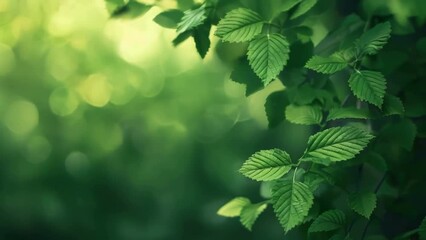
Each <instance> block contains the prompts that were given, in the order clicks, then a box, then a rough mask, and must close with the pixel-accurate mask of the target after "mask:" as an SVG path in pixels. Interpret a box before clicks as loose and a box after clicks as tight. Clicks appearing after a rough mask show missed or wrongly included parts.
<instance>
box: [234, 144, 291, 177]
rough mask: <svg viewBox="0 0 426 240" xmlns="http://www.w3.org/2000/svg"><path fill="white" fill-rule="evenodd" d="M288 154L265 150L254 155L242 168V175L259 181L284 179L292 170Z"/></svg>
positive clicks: (276, 150)
mask: <svg viewBox="0 0 426 240" xmlns="http://www.w3.org/2000/svg"><path fill="white" fill-rule="evenodd" d="M291 164H292V162H291V159H290V155H288V153H286V152H284V151H282V150H280V149H271V150H263V151H260V152H257V153H255V154H253V155H252V156H251V157H250V158H249V159H248V160H247V161H246V162H245V163H244V164H243V166H242V167H241V169H240V173H242V174H243V175H244V176H246V177H248V178H251V179H253V180H257V181H270V180H275V179H278V178H280V177H282V176H283V175H284V174H286V173H287V172H288V171H290V169H291Z"/></svg>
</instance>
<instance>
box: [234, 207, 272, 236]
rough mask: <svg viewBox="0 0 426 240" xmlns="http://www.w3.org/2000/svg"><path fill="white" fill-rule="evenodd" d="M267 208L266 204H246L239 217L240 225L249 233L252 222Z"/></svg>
mask: <svg viewBox="0 0 426 240" xmlns="http://www.w3.org/2000/svg"><path fill="white" fill-rule="evenodd" d="M267 206H268V205H267V204H266V203H257V204H248V205H246V206H244V207H243V209H242V210H241V215H240V222H241V224H243V226H244V227H246V228H247V229H248V230H250V231H251V228H252V226H253V224H254V222H255V221H256V219H257V218H258V217H259V215H260V214H261V213H262V212H263V211H264V210H265V209H266V207H267Z"/></svg>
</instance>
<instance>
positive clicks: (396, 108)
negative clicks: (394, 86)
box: [383, 94, 405, 116]
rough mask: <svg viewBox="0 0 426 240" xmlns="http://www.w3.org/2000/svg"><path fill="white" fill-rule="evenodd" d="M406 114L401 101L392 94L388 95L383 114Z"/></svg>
mask: <svg viewBox="0 0 426 240" xmlns="http://www.w3.org/2000/svg"><path fill="white" fill-rule="evenodd" d="M404 112H405V109H404V105H403V104H402V102H401V100H400V99H399V98H397V97H395V96H392V95H390V94H386V96H385V99H384V102H383V114H384V115H385V116H390V115H403V114H404Z"/></svg>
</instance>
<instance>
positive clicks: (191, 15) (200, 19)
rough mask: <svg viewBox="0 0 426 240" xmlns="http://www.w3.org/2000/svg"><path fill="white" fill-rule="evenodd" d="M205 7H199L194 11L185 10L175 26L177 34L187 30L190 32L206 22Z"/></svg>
mask: <svg viewBox="0 0 426 240" xmlns="http://www.w3.org/2000/svg"><path fill="white" fill-rule="evenodd" d="M205 15H206V5H205V4H203V5H202V6H201V7H199V8H197V9H194V10H187V11H185V12H184V15H183V17H182V19H181V21H180V22H179V23H178V25H177V30H176V31H177V34H181V33H183V32H186V31H188V30H192V29H194V28H195V27H198V26H200V25H201V24H203V23H204V21H205V20H206V18H207V17H206V16H205Z"/></svg>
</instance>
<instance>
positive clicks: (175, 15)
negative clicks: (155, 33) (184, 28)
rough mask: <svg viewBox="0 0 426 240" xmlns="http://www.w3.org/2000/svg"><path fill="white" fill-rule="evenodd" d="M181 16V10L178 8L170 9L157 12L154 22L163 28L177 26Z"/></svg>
mask: <svg viewBox="0 0 426 240" xmlns="http://www.w3.org/2000/svg"><path fill="white" fill-rule="evenodd" d="M182 17H183V12H182V11H180V10H178V9H171V10H168V11H164V12H162V13H160V14H158V15H157V16H156V17H155V18H154V22H156V23H157V24H158V25H160V26H162V27H164V28H177V25H178V23H179V22H180V20H181V19H182Z"/></svg>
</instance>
